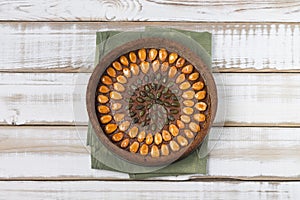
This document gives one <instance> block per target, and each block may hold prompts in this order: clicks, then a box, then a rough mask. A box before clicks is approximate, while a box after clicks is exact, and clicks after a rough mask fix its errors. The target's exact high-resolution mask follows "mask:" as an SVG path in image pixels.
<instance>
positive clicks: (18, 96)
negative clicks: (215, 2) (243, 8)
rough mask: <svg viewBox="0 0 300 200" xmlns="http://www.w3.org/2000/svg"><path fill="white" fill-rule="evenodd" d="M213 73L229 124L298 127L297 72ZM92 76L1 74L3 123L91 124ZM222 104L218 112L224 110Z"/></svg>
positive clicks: (298, 89)
mask: <svg viewBox="0 0 300 200" xmlns="http://www.w3.org/2000/svg"><path fill="white" fill-rule="evenodd" d="M214 76H215V78H216V80H217V85H218V90H219V94H220V97H219V99H220V100H219V102H220V103H221V104H220V105H221V106H222V107H223V108H226V109H227V114H226V115H225V123H226V125H227V126H299V125H300V118H299V113H300V110H299V109H300V107H299V103H300V98H299V94H300V88H299V82H300V75H299V74H297V73H296V74H294V73H282V74H278V73H276V74H273V73H270V74H265V73H242V74H241V73H221V74H214ZM89 77H90V74H89V73H77V74H72V73H1V74H0V99H1V101H0V113H1V115H0V116H1V117H0V123H1V124H6V125H7V124H10V125H22V124H25V125H34V124H40V125H41V124H44V125H49V124H52V125H72V124H74V123H75V122H76V123H77V124H87V120H88V118H87V113H86V108H85V90H86V86H87V81H88V79H89ZM221 80H222V81H223V82H224V87H221V86H222V84H221ZM73 105H74V106H73ZM222 107H221V108H220V109H219V111H223V109H222ZM74 113H75V116H74Z"/></svg>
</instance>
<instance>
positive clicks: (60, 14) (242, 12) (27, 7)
mask: <svg viewBox="0 0 300 200" xmlns="http://www.w3.org/2000/svg"><path fill="white" fill-rule="evenodd" d="M299 10H300V4H299V2H298V1H276V0H267V1H257V0H256V1H249V0H243V1H239V0H224V1H217V0H212V1H207V0H206V1H199V0H197V1H194V0H186V1H179V0H163V1H161V0H132V1H130V0H122V1H121V0H105V1H96V0H88V1H84V2H83V1H79V0H76V1H71V0H66V1H60V2H53V1H50V0H45V1H43V3H40V1H38V0H25V1H8V0H5V1H2V2H1V4H0V20H5V21H23V20H25V21H227V22H229V21H230V22H232V21H234V22H236V21H262V20H263V21H269V22H299V16H300V15H299V13H300V11H299ZM174 13H176V14H174Z"/></svg>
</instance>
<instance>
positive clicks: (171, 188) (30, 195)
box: [0, 181, 300, 200]
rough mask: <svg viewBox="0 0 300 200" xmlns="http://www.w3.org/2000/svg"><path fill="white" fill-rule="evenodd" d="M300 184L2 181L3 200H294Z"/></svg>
mask: <svg viewBox="0 0 300 200" xmlns="http://www.w3.org/2000/svg"><path fill="white" fill-rule="evenodd" d="M299 187H300V183H299V182H285V183H278V182H272V181H270V182H258V181H257V182H222V181H221V182H159V181H156V182H137V181H130V182H128V181H126V182H116V181H105V182H104V181H64V182H57V181H52V182H49V181H48V182H43V181H30V182H24V181H17V182H11V181H4V182H0V198H1V199H2V198H3V199H24V198H26V199H31V200H37V199H45V200H46V199H74V200H77V199H78V200H79V199H80V200H85V199H95V198H96V199H128V200H129V199H132V198H136V199H145V198H147V199H171V200H175V199H176V200H179V199H214V200H220V199H222V200H224V199H230V200H239V199H257V200H260V199H297V198H298V197H299V195H300V193H299V190H298V188H299Z"/></svg>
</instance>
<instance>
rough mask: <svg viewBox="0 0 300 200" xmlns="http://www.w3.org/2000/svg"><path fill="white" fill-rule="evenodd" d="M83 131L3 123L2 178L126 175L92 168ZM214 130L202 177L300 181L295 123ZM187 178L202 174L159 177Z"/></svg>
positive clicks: (299, 132)
mask: <svg viewBox="0 0 300 200" xmlns="http://www.w3.org/2000/svg"><path fill="white" fill-rule="evenodd" d="M86 131H87V127H85V126H82V127H78V128H77V129H76V128H75V127H61V126H25V127H8V126H7V127H1V129H0V163H1V165H0V180H6V179H9V180H20V179H22V180H95V179H97V180H108V179H127V178H128V175H126V174H123V173H117V172H109V171H103V170H93V169H90V156H89V151H88V149H86V147H85V142H86ZM213 131H219V132H220V131H222V135H221V136H220V137H219V136H217V135H216V134H211V135H210V141H209V147H211V146H212V145H214V148H213V149H212V151H210V152H209V155H210V156H209V161H208V174H207V176H204V177H206V178H221V179H222V178H231V179H243V180H252V179H254V180H255V179H266V180H270V179H273V180H287V179H288V180H299V177H300V171H299V164H300V155H299V150H300V129H299V128H262V127H261V128H259V127H226V128H214V129H213ZM218 140H219V141H218ZM217 141H218V142H217ZM189 178H193V179H195V178H203V175H185V176H179V177H166V178H161V179H172V180H184V179H189ZM0 188H1V187H0ZM0 193H1V192H0Z"/></svg>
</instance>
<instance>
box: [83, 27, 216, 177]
mask: <svg viewBox="0 0 300 200" xmlns="http://www.w3.org/2000/svg"><path fill="white" fill-rule="evenodd" d="M120 33H121V32H118V31H105V32H97V39H96V58H95V66H96V65H97V64H98V62H99V60H100V58H101V57H102V56H103V55H105V54H106V53H107V52H109V51H111V50H112V49H114V48H115V47H117V46H120V45H122V44H124V43H126V42H129V41H132V40H134V39H137V38H139V37H147V36H148V37H149V36H159V37H166V38H171V39H173V40H175V41H177V42H181V43H183V44H185V45H188V46H189V47H190V48H191V50H194V52H195V53H197V54H198V55H200V56H201V57H202V58H203V59H204V62H205V63H206V64H207V65H208V66H209V67H210V66H211V58H210V55H211V34H210V33H208V32H201V33H200V32H192V31H185V30H174V29H168V30H167V31H166V30H165V29H164V30H161V29H157V28H146V33H144V34H143V35H142V34H141V33H140V32H125V33H121V34H120ZM178 33H180V34H184V36H185V37H187V38H192V39H193V40H194V41H195V42H196V43H197V44H199V45H201V46H202V48H203V49H202V50H201V49H200V51H199V46H197V47H195V48H193V46H195V43H194V44H192V43H190V44H187V43H188V42H191V40H190V39H189V40H186V41H185V40H184V38H182V37H180V34H179V37H178ZM120 38H121V39H120ZM200 48H201V47H200ZM87 145H89V146H90V147H91V163H92V168H93V169H102V170H110V171H119V172H130V173H129V176H130V177H131V178H137V179H143V178H150V177H158V176H176V175H184V174H205V173H206V164H207V156H206V157H205V158H199V155H198V152H199V149H200V147H199V148H198V149H197V150H196V151H194V152H193V153H191V154H190V155H189V156H187V157H186V158H184V159H181V160H179V161H176V162H174V163H172V164H170V165H168V166H165V167H163V168H151V167H142V166H139V165H134V164H132V163H129V162H127V161H125V160H122V159H121V158H119V157H117V156H115V155H113V154H112V153H111V152H110V151H109V150H108V149H106V147H105V146H104V145H102V144H101V142H100V140H99V139H98V138H97V136H96V134H95V132H94V131H93V128H92V126H91V124H90V123H89V128H88V133H87ZM203 145H205V146H206V145H207V140H205V141H204V142H203V143H202V148H203ZM205 146H204V147H205ZM123 169H124V170H123ZM125 169H130V170H129V171H127V170H125ZM133 172H134V173H133ZM136 172H138V173H136Z"/></svg>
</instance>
